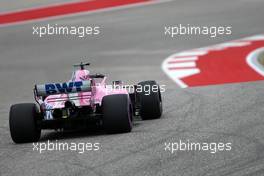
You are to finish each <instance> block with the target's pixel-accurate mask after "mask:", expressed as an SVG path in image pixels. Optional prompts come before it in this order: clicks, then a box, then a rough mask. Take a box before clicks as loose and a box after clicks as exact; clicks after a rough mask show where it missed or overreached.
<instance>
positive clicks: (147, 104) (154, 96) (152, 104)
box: [137, 81, 162, 120]
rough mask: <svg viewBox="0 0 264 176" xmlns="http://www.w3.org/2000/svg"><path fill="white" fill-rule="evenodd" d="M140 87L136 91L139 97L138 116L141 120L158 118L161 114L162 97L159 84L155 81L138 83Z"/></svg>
mask: <svg viewBox="0 0 264 176" xmlns="http://www.w3.org/2000/svg"><path fill="white" fill-rule="evenodd" d="M138 86H139V87H141V89H139V90H140V91H138V92H137V98H138V99H139V106H140V116H141V118H142V120H150V119H158V118H160V117H161V115H162V99H161V93H160V88H159V85H158V84H157V83H156V81H143V82H140V83H138Z"/></svg>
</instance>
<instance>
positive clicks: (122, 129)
mask: <svg viewBox="0 0 264 176" xmlns="http://www.w3.org/2000/svg"><path fill="white" fill-rule="evenodd" d="M88 65H90V63H82V62H81V63H80V64H77V65H74V70H73V74H72V77H71V79H70V80H69V81H67V82H62V83H47V84H38V85H35V86H34V89H33V91H34V98H35V101H36V103H22V104H14V105H12V106H11V108H10V113H9V127H10V133H11V138H12V140H13V141H14V142H15V143H26V142H36V141H38V140H39V139H40V135H41V130H42V129H55V130H75V129H80V128H81V127H84V128H87V127H88V126H89V124H97V125H99V126H101V127H102V128H103V130H104V131H105V132H106V133H126V132H131V130H132V126H133V123H132V121H133V118H134V117H135V116H140V117H141V118H142V120H148V119H157V118H160V117H161V115H162V98H161V91H160V86H159V85H158V84H157V83H156V81H152V80H151V81H142V82H140V83H138V84H136V85H132V86H127V85H124V84H123V82H122V81H113V82H112V83H111V85H107V84H106V80H107V77H106V76H105V75H103V74H90V72H89V70H87V69H86V68H85V67H87V66H88ZM146 87H147V88H146Z"/></svg>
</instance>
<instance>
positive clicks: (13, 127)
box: [9, 103, 41, 143]
mask: <svg viewBox="0 0 264 176" xmlns="http://www.w3.org/2000/svg"><path fill="white" fill-rule="evenodd" d="M37 118H38V112H37V108H36V105H35V104H34V103H23V104H15V105H12V106H11V108H10V112H9V128H10V133H11V137H12V139H13V141H14V142H15V143H26V142H36V141H38V140H39V138H40V133H41V129H40V128H38V127H37Z"/></svg>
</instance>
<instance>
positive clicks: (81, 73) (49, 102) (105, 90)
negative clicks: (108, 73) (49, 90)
mask: <svg viewBox="0 0 264 176" xmlns="http://www.w3.org/2000/svg"><path fill="white" fill-rule="evenodd" d="M95 79H98V80H99V81H100V82H95ZM100 79H101V80H100ZM106 79H107V77H104V78H90V77H89V71H88V70H76V71H74V73H73V76H72V79H71V80H70V81H87V80H91V81H92V90H91V92H81V93H71V94H58V95H50V96H48V97H46V98H45V100H44V103H45V106H46V108H47V109H60V108H64V104H65V102H66V101H68V100H70V101H72V102H74V104H75V106H77V107H79V106H91V107H95V105H96V104H99V105H101V103H102V99H103V97H104V96H106V95H111V94H128V91H127V90H126V89H124V88H122V89H120V88H118V89H116V88H113V86H112V85H108V86H107V85H106Z"/></svg>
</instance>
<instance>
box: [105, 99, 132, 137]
mask: <svg viewBox="0 0 264 176" xmlns="http://www.w3.org/2000/svg"><path fill="white" fill-rule="evenodd" d="M130 107H131V106H130V100H129V96H128V95H127V94H115V95H107V96H105V97H104V98H103V101H102V108H103V128H104V130H105V131H106V132H107V133H127V132H130V131H131V130H132V112H131V108H130Z"/></svg>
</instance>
